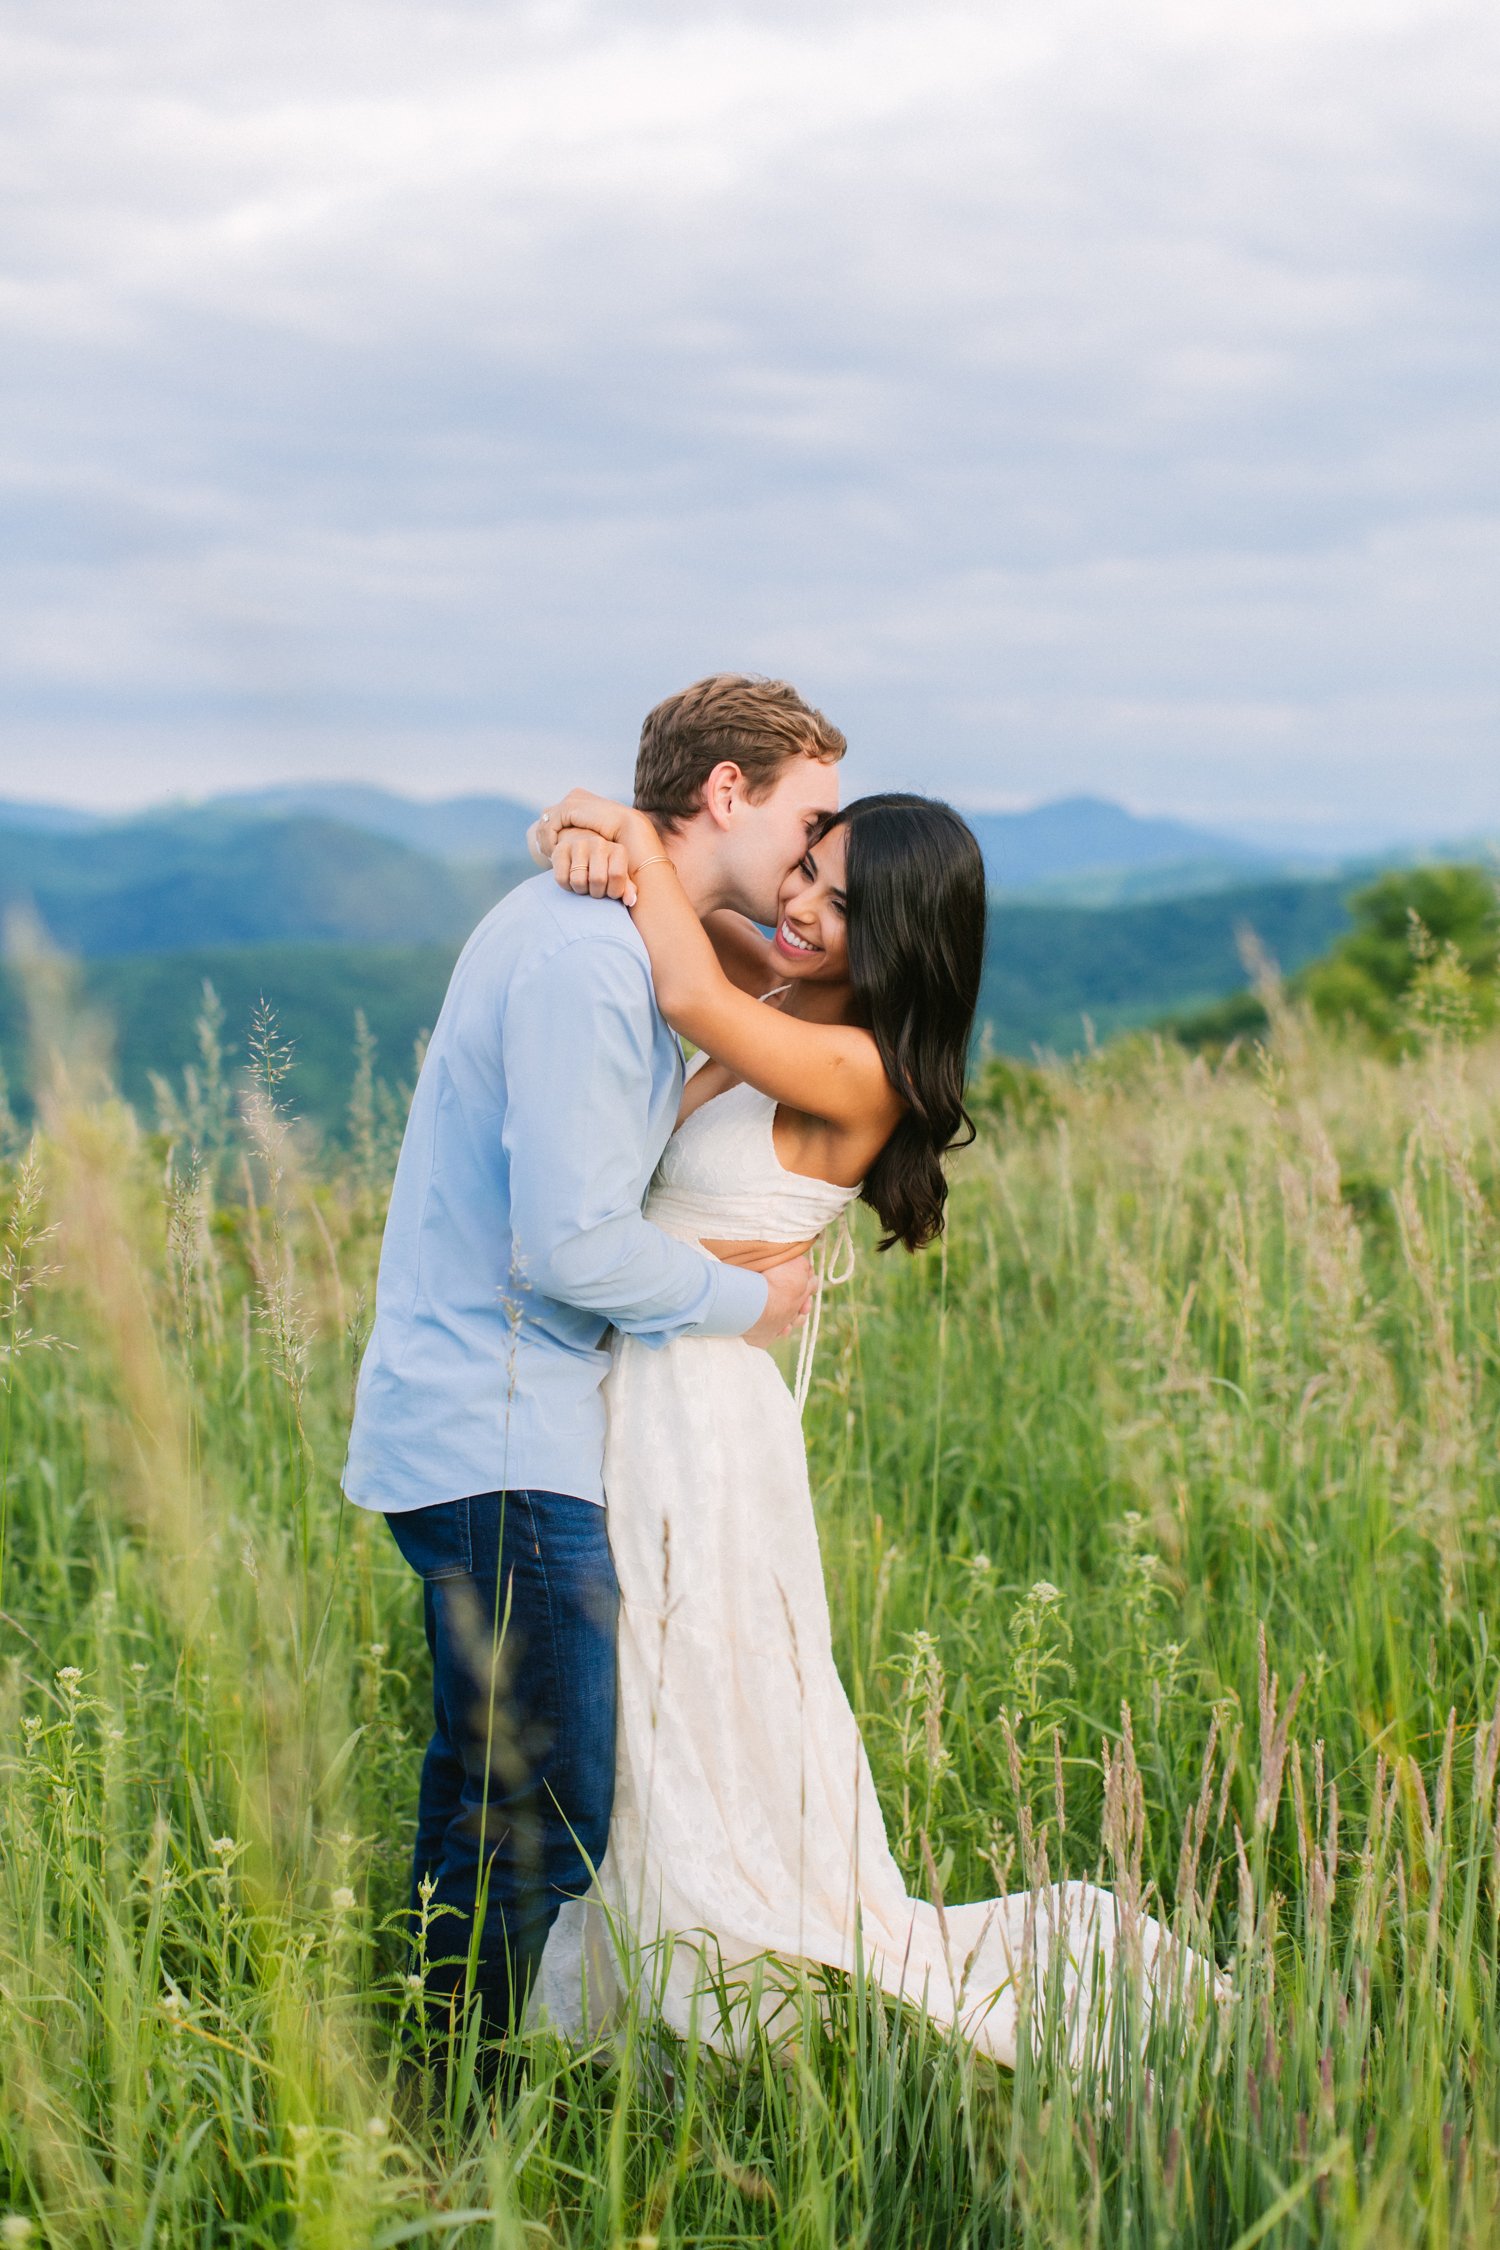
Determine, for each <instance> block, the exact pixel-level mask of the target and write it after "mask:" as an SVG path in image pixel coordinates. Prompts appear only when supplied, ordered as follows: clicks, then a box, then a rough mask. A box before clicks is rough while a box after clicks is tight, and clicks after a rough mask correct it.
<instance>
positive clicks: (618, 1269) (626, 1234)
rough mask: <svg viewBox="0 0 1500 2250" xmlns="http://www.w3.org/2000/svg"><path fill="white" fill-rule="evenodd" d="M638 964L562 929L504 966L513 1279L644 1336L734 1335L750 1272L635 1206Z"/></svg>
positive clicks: (641, 1040) (641, 1085) (647, 1018)
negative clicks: (520, 963) (535, 959)
mask: <svg viewBox="0 0 1500 2250" xmlns="http://www.w3.org/2000/svg"><path fill="white" fill-rule="evenodd" d="M652 1015H653V1011H652V1006H651V998H650V987H649V982H648V979H647V974H646V968H645V964H644V963H643V962H642V961H641V960H640V959H639V958H638V957H637V956H636V955H635V953H634V952H633V951H632V950H631V949H630V948H629V947H628V946H626V945H622V944H614V943H611V942H605V943H602V944H601V943H598V942H595V943H586V942H583V941H578V940H575V942H574V943H573V944H571V945H566V946H564V947H562V948H561V949H560V950H559V951H558V952H556V953H554V954H551V955H549V956H548V957H547V959H545V960H543V961H541V962H539V963H537V964H536V965H535V966H534V967H530V966H527V967H523V968H522V969H521V970H519V971H518V973H517V974H516V976H515V978H514V980H513V982H512V984H511V987H510V990H509V991H508V993H507V994H506V997H505V1002H504V1022H503V1034H504V1040H505V1077H506V1108H505V1116H504V1120H503V1123H502V1127H501V1135H502V1140H503V1143H504V1147H505V1152H506V1156H507V1158H508V1160H509V1164H510V1195H511V1230H512V1233H513V1235H514V1238H515V1243H516V1249H517V1253H518V1255H519V1258H520V1261H521V1268H522V1274H523V1277H524V1279H525V1281H526V1283H527V1285H528V1286H529V1287H531V1288H533V1289H536V1290H539V1291H540V1292H541V1294H542V1295H543V1296H546V1297H553V1298H555V1299H557V1300H558V1301H559V1302H560V1303H562V1304H568V1305H576V1306H579V1307H580V1308H582V1309H583V1310H585V1311H588V1312H596V1313H598V1315H599V1317H600V1319H601V1320H607V1321H610V1322H611V1323H612V1324H613V1325H614V1326H615V1327H616V1328H619V1329H621V1330H622V1331H623V1332H624V1333H625V1334H627V1335H631V1336H640V1337H643V1338H645V1339H646V1340H647V1341H648V1342H655V1343H666V1342H669V1341H670V1340H671V1339H672V1338H673V1337H676V1336H685V1335H696V1336H742V1335H744V1334H745V1333H746V1331H747V1330H749V1329H751V1328H754V1327H756V1326H757V1325H758V1323H759V1322H760V1320H761V1317H762V1315H763V1313H764V1312H765V1310H766V1306H767V1299H768V1289H767V1284H766V1281H765V1278H764V1276H763V1275H760V1274H755V1273H749V1272H746V1271H745V1270H744V1269H743V1268H740V1267H736V1266H729V1265H723V1264H721V1263H720V1262H719V1261H718V1260H717V1259H715V1258H710V1257H708V1256H706V1255H705V1254H704V1252H703V1251H701V1250H699V1249H697V1248H696V1247H695V1246H694V1245H693V1244H691V1243H687V1242H678V1241H676V1240H674V1238H673V1237H672V1236H671V1235H668V1234H663V1233H662V1231H661V1229H660V1228H659V1227H654V1226H652V1225H651V1224H650V1223H649V1221H648V1220H646V1219H644V1218H643V1217H642V1216H641V1208H640V1182H641V1175H642V1173H643V1172H644V1171H645V1170H646V1167H647V1153H648V1152H647V1146H646V1131H647V1125H648V1119H649V1111H650V1093H651V1070H652V1057H651V1045H652Z"/></svg>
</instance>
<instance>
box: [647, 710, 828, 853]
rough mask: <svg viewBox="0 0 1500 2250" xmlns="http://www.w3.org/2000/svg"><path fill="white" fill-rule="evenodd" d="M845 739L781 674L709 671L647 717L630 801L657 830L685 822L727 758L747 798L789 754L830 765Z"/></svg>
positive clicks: (766, 788) (770, 782)
mask: <svg viewBox="0 0 1500 2250" xmlns="http://www.w3.org/2000/svg"><path fill="white" fill-rule="evenodd" d="M848 747H849V745H848V744H847V742H846V741H845V740H844V737H843V736H842V735H841V734H840V732H839V730H838V728H837V727H836V726H834V725H833V724H832V722H831V721H830V720H828V719H825V718H824V716H823V714H822V712H821V711H815V710H814V709H813V707H812V705H811V704H810V703H804V702H803V700H802V698H801V696H800V695H799V694H798V693H797V690H796V689H795V688H794V687H789V686H788V685H787V683H786V681H785V680H753V679H749V678H747V677H746V676H745V675H744V674H743V673H740V672H715V673H713V674H711V675H710V677H709V678H708V679H706V680H697V681H695V682H694V684H693V685H692V686H691V687H690V688H684V689H683V690H682V692H681V694H680V695H669V696H668V697H667V699H666V701H665V702H664V703H658V704H657V706H656V709H655V710H654V711H650V712H648V713H647V715H646V723H645V725H644V726H643V727H642V728H641V747H640V753H639V755H638V756H637V758H636V762H635V801H636V804H637V806H638V807H639V809H640V810H641V811H642V812H646V813H650V815H651V817H652V819H653V820H655V821H656V822H657V823H658V824H659V825H660V826H661V827H663V828H675V827H676V826H677V825H678V824H679V822H681V821H685V820H691V819H692V817H693V815H694V814H695V813H696V812H698V811H700V810H701V808H702V804H703V785H704V783H705V782H706V781H707V779H708V777H709V775H710V774H711V773H712V772H713V770H714V767H715V766H718V765H722V764H724V763H725V761H726V760H728V761H731V762H732V763H733V764H735V765H737V766H738V767H739V769H740V771H741V772H742V773H743V774H744V776H745V780H746V783H747V785H748V788H749V793H750V797H751V799H752V801H754V800H755V799H757V798H760V797H765V796H768V795H769V794H770V792H771V790H772V789H774V788H775V786H776V783H777V782H778V780H779V779H780V777H781V773H782V770H783V768H784V767H785V766H786V764H787V762H788V760H789V759H791V758H798V757H802V758H817V759H818V760H820V761H821V762H822V763H823V764H825V765H831V764H832V763H833V761H834V760H835V759H836V758H842V756H843V755H844V752H845V751H846V750H847V748H848Z"/></svg>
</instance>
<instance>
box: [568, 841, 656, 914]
mask: <svg viewBox="0 0 1500 2250" xmlns="http://www.w3.org/2000/svg"><path fill="white" fill-rule="evenodd" d="M552 872H553V874H554V875H555V876H556V877H557V879H558V881H559V882H560V883H561V885H562V887H563V889H564V890H565V891H576V892H577V893H578V895H579V897H580V898H617V899H618V900H619V901H620V904H621V905H622V906H627V907H628V906H634V904H635V884H634V883H633V882H632V881H631V879H630V855H629V853H628V852H627V851H626V849H625V846H624V845H623V844H610V843H606V841H605V839H604V838H603V837H602V836H596V835H595V834H594V833H593V831H592V830H591V829H588V828H565V829H564V830H563V832H562V835H561V836H560V837H559V839H558V841H557V844H556V846H555V847H554V849H553V853H552Z"/></svg>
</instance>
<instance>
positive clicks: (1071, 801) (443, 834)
mask: <svg viewBox="0 0 1500 2250" xmlns="http://www.w3.org/2000/svg"><path fill="white" fill-rule="evenodd" d="M536 810H537V808H536V807H535V806H533V805H526V804H521V803H518V802H517V801H516V800H515V799H513V798H509V797H498V796H497V797H490V796H466V797H447V798H440V799H434V800H425V799H418V798H412V797H404V796H399V795H397V794H396V793H395V792H393V791H391V790H385V789H375V788H366V787H362V786H358V787H357V786H353V785H346V784H343V783H338V782H310V783H293V784H287V785H285V786H282V787H277V788H273V789H261V790H254V791H249V792H241V793H237V794H234V795H230V796H222V797H213V798H210V799H208V800H207V801H206V802H205V803H204V804H202V805H197V806H172V807H163V808H161V809H159V810H158V811H155V812H153V813H148V814H144V815H142V816H141V817H140V818H139V819H137V820H132V821H128V822H103V821H100V820H99V819H97V818H96V817H95V816H93V815H90V814H86V813H80V812H77V811H74V810H72V809H71V808H68V807H64V806H49V805H18V804H16V803H14V802H11V803H0V836H3V834H4V833H5V832H6V831H7V830H9V831H12V832H17V833H31V834H38V833H55V834H59V835H63V834H71V835H79V836H82V835H86V834H94V835H98V834H102V833H108V832H118V833H122V834H123V833H125V832H126V831H128V830H145V831H148V832H151V833H156V832H163V833H172V834H181V833H184V832H187V831H192V830H197V831H199V832H201V833H204V834H209V833H222V832H223V831H224V830H225V829H226V828H227V827H229V826H240V827H254V826H259V825H262V824H265V823H271V824H273V825H275V824H281V823H285V822H288V821H296V820H316V821H319V822H323V823H333V824H335V825H337V826H339V827H342V828H346V829H351V830H354V831H356V832H357V833H359V834H361V835H367V836H376V837H380V838H382V839H384V840H385V841H387V842H391V843H398V844H401V845H404V846H405V847H406V848H407V849H408V850H410V851H414V852H421V853H425V854H427V855H428V856H429V857H431V858H434V859H439V860H445V861H448V862H451V863H453V864H455V865H463V864H467V863H470V862H474V861H488V862H490V863H495V862H506V861H520V860H521V859H523V858H524V856H525V850H526V830H527V828H528V826H529V825H530V823H531V821H532V819H533V818H534V817H535V813H536ZM967 817H968V819H969V820H970V822H971V824H972V826H973V828H974V831H975V833H976V835H977V836H978V838H979V841H980V845H981V847H982V849H983V851H984V855H985V864H986V866H987V867H988V869H989V874H990V880H991V882H992V883H993V884H994V885H995V887H996V888H997V889H998V890H1000V891H1002V892H1008V893H1010V894H1012V895H1015V894H1018V893H1024V892H1033V891H1035V892H1038V893H1045V894H1046V895H1049V896H1052V897H1054V898H1057V899H1058V900H1059V901H1067V902H1069V903H1073V904H1112V903H1115V902H1116V901H1118V900H1122V899H1125V898H1128V897H1131V896H1142V895H1145V896H1163V895H1169V894H1171V893H1172V892H1174V891H1176V892H1188V891H1203V890H1213V889H1216V888H1224V887H1227V886H1229V885H1232V884H1233V883H1236V882H1246V881H1250V880H1252V879H1254V878H1255V877H1256V876H1266V877H1268V878H1269V877H1272V876H1275V875H1279V874H1282V873H1285V872H1287V871H1288V867H1289V863H1288V861H1287V860H1286V859H1285V858H1277V857H1274V856H1272V855H1271V854H1268V853H1266V852H1263V851H1261V850H1259V849H1258V848H1257V847H1256V846H1255V845H1252V844H1246V843H1243V842H1241V841H1240V840H1239V839H1237V838H1235V837H1231V836H1219V835H1215V834H1213V833H1212V832H1211V831H1209V830H1206V829H1199V828H1194V827H1191V826H1189V825H1187V824H1186V823H1185V822H1182V821H1176V820H1159V819H1145V818H1142V817H1141V816H1140V815H1138V814H1136V813H1131V812H1127V811H1126V810H1125V809H1124V807H1123V806H1120V805H1115V804H1110V803H1108V802H1107V801H1106V800H1104V799H1103V798H1098V797H1066V798H1060V799H1059V800H1058V801H1057V802H1056V803H1054V804H1047V805H1038V806H1035V807H1034V808H1032V809H1031V810H1030V811H1027V812H971V813H970V814H969V815H968V816H967ZM1311 864H1312V863H1309V871H1310V868H1311Z"/></svg>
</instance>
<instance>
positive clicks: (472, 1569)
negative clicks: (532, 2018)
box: [386, 1492, 620, 2037]
mask: <svg viewBox="0 0 1500 2250" xmlns="http://www.w3.org/2000/svg"><path fill="white" fill-rule="evenodd" d="M386 1522H387V1523H388V1524H389V1525H390V1527H391V1533H392V1536H393V1537H394V1539H395V1541H396V1544H397V1546H398V1547H399V1548H400V1549H401V1552H402V1554H403V1555H404V1556H405V1557H406V1560H407V1561H408V1562H409V1563H410V1564H411V1567H412V1569H413V1570H415V1571H416V1572H417V1573H418V1575H419V1576H420V1578H421V1579H422V1582H423V1607H424V1610H425V1614H426V1621H427V1646H428V1647H429V1649H430V1650H431V1651H432V1708H433V1718H434V1722H435V1724H434V1728H433V1736H432V1740H431V1741H430V1742H429V1744H428V1745H427V1755H426V1756H425V1758H424V1759H423V1761H422V1787H421V1795H420V1797H419V1800H418V1807H417V1845H416V1852H415V1855H414V1858H413V1864H412V1912H413V1917H414V1921H413V1928H414V1929H415V1928H417V1927H418V1924H417V1922H416V1919H415V1917H417V1916H418V1915H419V1914H420V1912H421V1903H422V1902H421V1887H422V1883H423V1880H424V1878H430V1879H431V1881H432V1883H433V1886H434V1888H433V1894H432V1901H431V1909H430V1912H431V1914H432V1918H431V1919H430V1921H429V1925H428V1943H427V1958H428V1969H427V1989H428V1994H429V2001H430V2004H431V2003H436V2005H437V2007H438V2008H440V2009H441V2011H442V2014H443V2015H444V2016H446V2014H447V2011H448V2006H449V2003H450V2001H451V1998H452V1995H453V1994H454V1993H455V1992H456V1991H458V1990H461V1989H465V1988H466V1979H467V1975H468V1968H469V1963H470V1960H471V1959H472V1961H473V1984H472V1989H473V1990H474V1991H476V1992H477V1993H478V1995H479V2004H480V2010H481V2017H482V2023H483V2028H484V2032H485V2035H486V2036H487V2037H501V2036H503V2035H504V2033H505V2032H506V2031H507V2030H509V2029H510V2028H511V2026H512V2024H513V2023H515V2022H517V2021H519V2019H520V2016H521V2012H522V2010H523V2009H524V2007H525V2004H526V1993H527V1990H528V1988H529V1986H530V1983H531V1979H532V1977H533V1975H534V1973H535V1971H536V1967H537V1963H538V1962H539V1961H540V1959H541V1957H542V1948H543V1947H544V1946H545V1944H546V1942H547V1933H548V1931H549V1930H550V1929H551V1927H552V1924H553V1922H554V1920H555V1919H556V1916H557V1910H558V1908H559V1907H560V1906H561V1904H562V1902H563V1900H564V1899H566V1898H575V1897H578V1896H579V1895H581V1894H582V1893H583V1892H584V1891H586V1890H587V1889H588V1886H589V1883H590V1881H591V1880H592V1876H593V1870H594V1868H595V1867H596V1866H597V1865H598V1863H599V1861H600V1860H601V1859H602V1858H603V1856H604V1847H605V1843H606V1841H607V1839H608V1836H609V1816H610V1809H611V1806H612V1804H613V1801H614V1787H615V1622H616V1616H617V1613H618V1609H619V1599H620V1597H619V1588H618V1586H617V1584H616V1581H615V1570H614V1564H613V1562H612V1561H611V1559H610V1552H609V1539H608V1536H607V1534H606V1530H605V1521H604V1510H603V1509H602V1508H599V1507H595V1506H594V1505H593V1504H592V1503H591V1502H589V1501H587V1500H577V1499H574V1498H573V1497H572V1496H571V1495H570V1494H568V1493H563V1492H484V1493H479V1494H476V1495H475V1496H474V1497H472V1498H471V1499H467V1500H445V1501H443V1502H441V1503H440V1504H439V1505H437V1506H436V1507H431V1508H413V1509H410V1510H408V1511H407V1512H406V1513H404V1514H400V1515H389V1516H387V1517H386ZM438 1907H443V1908H451V1909H452V1911H451V1912H444V1913H442V1914H436V1913H435V1911H434V1910H435V1909H437V1908H438ZM434 2012H435V2011H434Z"/></svg>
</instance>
